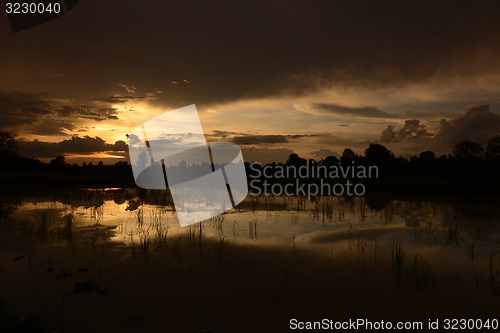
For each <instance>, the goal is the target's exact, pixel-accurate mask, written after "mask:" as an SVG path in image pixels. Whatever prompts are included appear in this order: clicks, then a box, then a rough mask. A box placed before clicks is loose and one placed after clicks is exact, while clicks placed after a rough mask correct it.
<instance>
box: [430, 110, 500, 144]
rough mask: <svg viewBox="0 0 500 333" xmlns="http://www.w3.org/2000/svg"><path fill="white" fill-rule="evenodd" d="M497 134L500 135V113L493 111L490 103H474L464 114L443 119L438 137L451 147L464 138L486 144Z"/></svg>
mask: <svg viewBox="0 0 500 333" xmlns="http://www.w3.org/2000/svg"><path fill="white" fill-rule="evenodd" d="M495 135H500V115H499V114H498V113H493V112H491V111H490V107H489V105H473V106H469V107H468V108H467V111H466V112H465V114H464V115H461V116H458V117H456V118H454V119H451V120H444V119H443V120H441V123H440V129H439V131H438V133H437V134H436V139H437V140H438V141H439V142H442V143H444V144H446V145H448V146H450V147H451V146H453V145H455V144H457V143H458V142H460V141H462V140H471V141H476V142H479V143H482V144H485V143H486V142H487V141H488V139H490V138H492V137H494V136H495Z"/></svg>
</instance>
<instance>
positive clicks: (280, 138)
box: [232, 134, 313, 145]
mask: <svg viewBox="0 0 500 333" xmlns="http://www.w3.org/2000/svg"><path fill="white" fill-rule="evenodd" d="M310 136H313V135H305V134H294V135H241V136H235V137H233V138H232V141H233V142H234V143H236V144H238V145H259V144H276V143H288V142H290V141H291V140H296V139H300V138H303V137H310Z"/></svg>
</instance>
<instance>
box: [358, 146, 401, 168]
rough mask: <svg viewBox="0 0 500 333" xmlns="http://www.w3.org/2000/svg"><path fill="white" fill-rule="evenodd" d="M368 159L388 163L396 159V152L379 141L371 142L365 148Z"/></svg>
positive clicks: (373, 161)
mask: <svg viewBox="0 0 500 333" xmlns="http://www.w3.org/2000/svg"><path fill="white" fill-rule="evenodd" d="M365 156H366V159H367V160H368V161H370V162H372V163H375V164H377V163H379V164H380V163H387V162H390V161H392V160H394V158H395V157H394V154H393V153H392V152H391V151H390V150H389V149H387V148H386V147H385V146H383V145H381V144H378V143H370V145H369V146H368V148H366V150H365Z"/></svg>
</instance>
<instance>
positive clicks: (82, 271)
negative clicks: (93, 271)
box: [78, 268, 89, 273]
mask: <svg viewBox="0 0 500 333" xmlns="http://www.w3.org/2000/svg"><path fill="white" fill-rule="evenodd" d="M88 271H89V270H88V268H78V273H84V272H88Z"/></svg>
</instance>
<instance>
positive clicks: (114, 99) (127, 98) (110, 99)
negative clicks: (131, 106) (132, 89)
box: [94, 95, 152, 104]
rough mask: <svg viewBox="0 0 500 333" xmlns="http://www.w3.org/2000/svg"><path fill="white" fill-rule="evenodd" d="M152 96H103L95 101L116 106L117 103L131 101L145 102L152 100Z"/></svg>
mask: <svg viewBox="0 0 500 333" xmlns="http://www.w3.org/2000/svg"><path fill="white" fill-rule="evenodd" d="M151 97H152V96H131V95H112V96H103V97H98V98H94V101H98V102H104V103H110V104H116V103H125V102H129V101H133V100H135V101H145V100H150V99H152V98H151Z"/></svg>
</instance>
